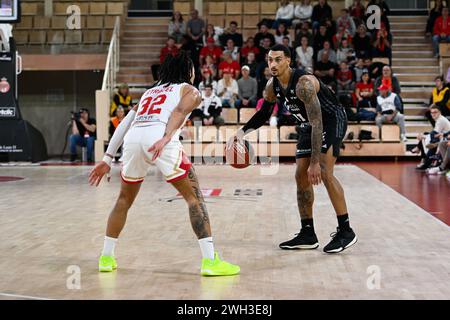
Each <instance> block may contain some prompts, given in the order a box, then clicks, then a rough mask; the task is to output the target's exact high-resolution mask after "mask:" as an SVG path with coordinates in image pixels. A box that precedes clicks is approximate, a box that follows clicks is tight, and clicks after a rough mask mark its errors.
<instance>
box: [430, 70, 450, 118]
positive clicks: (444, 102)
mask: <svg viewBox="0 0 450 320" xmlns="http://www.w3.org/2000/svg"><path fill="white" fill-rule="evenodd" d="M434 81H435V84H436V87H435V88H434V89H433V92H432V93H431V97H430V109H429V110H428V111H427V112H426V113H425V116H426V117H427V119H428V121H430V123H431V125H432V126H434V125H435V120H434V117H433V115H432V114H431V108H432V107H437V108H439V111H440V114H442V115H443V116H444V117H447V116H450V89H449V88H448V87H447V86H446V85H445V82H444V77H442V76H438V77H436V79H435V80H434Z"/></svg>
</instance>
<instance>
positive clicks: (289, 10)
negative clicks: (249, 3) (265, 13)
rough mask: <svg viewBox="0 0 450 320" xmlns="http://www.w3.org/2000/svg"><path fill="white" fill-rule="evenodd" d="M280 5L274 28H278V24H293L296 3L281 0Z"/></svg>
mask: <svg viewBox="0 0 450 320" xmlns="http://www.w3.org/2000/svg"><path fill="white" fill-rule="evenodd" d="M280 4H281V5H280V7H279V8H278V10H277V14H276V15H275V22H274V23H273V25H272V28H273V29H278V26H279V25H280V24H281V23H282V24H284V25H285V26H287V27H290V26H291V25H292V20H293V19H294V5H293V4H291V3H289V1H288V0H281V1H280Z"/></svg>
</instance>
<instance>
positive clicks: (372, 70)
mask: <svg viewBox="0 0 450 320" xmlns="http://www.w3.org/2000/svg"><path fill="white" fill-rule="evenodd" d="M364 66H365V67H366V68H367V70H369V75H370V79H374V80H376V79H378V78H380V77H381V76H382V75H383V68H384V66H387V64H385V63H382V62H373V61H372V58H364ZM374 88H375V90H376V88H377V87H376V86H375V85H374Z"/></svg>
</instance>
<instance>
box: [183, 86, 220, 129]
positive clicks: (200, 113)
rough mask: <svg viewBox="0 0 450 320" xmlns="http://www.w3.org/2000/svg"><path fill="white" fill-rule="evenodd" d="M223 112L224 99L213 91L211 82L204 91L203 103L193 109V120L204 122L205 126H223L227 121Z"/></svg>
mask: <svg viewBox="0 0 450 320" xmlns="http://www.w3.org/2000/svg"><path fill="white" fill-rule="evenodd" d="M221 113H222V101H221V100H220V98H219V97H217V96H216V94H215V93H214V91H213V88H212V86H211V85H210V84H208V85H206V86H205V90H204V91H203V92H202V103H201V104H200V105H199V106H198V107H197V109H195V110H193V111H192V114H191V116H190V119H191V121H192V122H194V123H195V122H202V123H203V125H205V126H212V125H215V126H222V125H223V124H224V123H225V121H224V119H223V118H222V117H221V116H220V114H221Z"/></svg>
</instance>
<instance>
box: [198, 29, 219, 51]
mask: <svg viewBox="0 0 450 320" xmlns="http://www.w3.org/2000/svg"><path fill="white" fill-rule="evenodd" d="M210 39H213V40H214V45H216V46H220V45H221V44H220V41H219V35H218V34H217V33H216V29H215V28H214V25H212V24H210V23H209V24H208V25H207V26H206V31H205V33H204V34H203V37H202V42H203V47H206V46H207V45H208V41H210Z"/></svg>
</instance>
